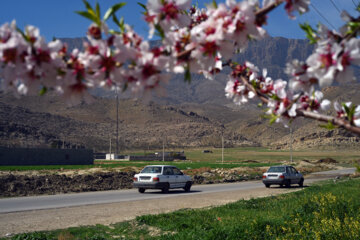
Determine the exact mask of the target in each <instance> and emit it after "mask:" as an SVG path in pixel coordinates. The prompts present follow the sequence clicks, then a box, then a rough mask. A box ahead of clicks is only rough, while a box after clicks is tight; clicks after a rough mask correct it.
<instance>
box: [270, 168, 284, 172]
mask: <svg viewBox="0 0 360 240" xmlns="http://www.w3.org/2000/svg"><path fill="white" fill-rule="evenodd" d="M267 172H269V173H271V172H285V167H270V168H269V170H268V171H267Z"/></svg>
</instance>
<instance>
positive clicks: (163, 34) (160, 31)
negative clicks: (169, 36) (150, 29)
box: [155, 24, 165, 40]
mask: <svg viewBox="0 0 360 240" xmlns="http://www.w3.org/2000/svg"><path fill="white" fill-rule="evenodd" d="M155 29H156V35H158V36H159V37H161V39H162V40H163V39H164V38H165V32H164V30H163V29H162V28H161V26H160V25H159V24H156V25H155Z"/></svg>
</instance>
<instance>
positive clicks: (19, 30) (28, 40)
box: [16, 27, 30, 42]
mask: <svg viewBox="0 0 360 240" xmlns="http://www.w3.org/2000/svg"><path fill="white" fill-rule="evenodd" d="M16 31H18V32H19V33H20V34H21V36H22V37H23V38H24V39H25V41H27V42H30V39H29V37H28V36H26V34H25V33H24V32H23V31H22V30H21V29H20V28H18V27H16Z"/></svg>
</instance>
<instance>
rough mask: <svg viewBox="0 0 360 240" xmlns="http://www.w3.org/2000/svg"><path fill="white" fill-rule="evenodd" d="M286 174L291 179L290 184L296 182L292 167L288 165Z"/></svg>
mask: <svg viewBox="0 0 360 240" xmlns="http://www.w3.org/2000/svg"><path fill="white" fill-rule="evenodd" d="M286 175H287V179H288V180H289V181H290V184H291V183H294V174H293V172H292V170H291V167H286Z"/></svg>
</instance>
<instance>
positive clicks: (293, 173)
mask: <svg viewBox="0 0 360 240" xmlns="http://www.w3.org/2000/svg"><path fill="white" fill-rule="evenodd" d="M289 170H290V171H289V172H290V179H291V183H298V180H297V177H296V170H295V168H293V167H289Z"/></svg>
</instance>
